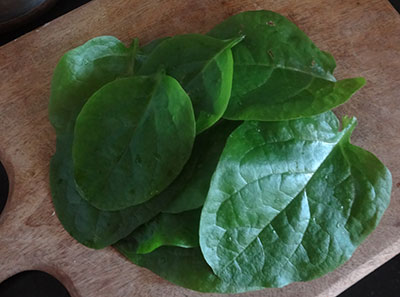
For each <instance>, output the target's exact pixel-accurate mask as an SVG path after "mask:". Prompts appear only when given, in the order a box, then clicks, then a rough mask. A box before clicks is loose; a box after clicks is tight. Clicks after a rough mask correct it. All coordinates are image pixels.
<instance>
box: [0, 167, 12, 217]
mask: <svg viewBox="0 0 400 297" xmlns="http://www.w3.org/2000/svg"><path fill="white" fill-rule="evenodd" d="M9 187H10V183H9V181H8V176H7V172H6V170H5V169H4V167H3V164H1V162H0V214H1V212H2V211H3V209H4V207H5V206H6V202H7V198H8V193H9Z"/></svg>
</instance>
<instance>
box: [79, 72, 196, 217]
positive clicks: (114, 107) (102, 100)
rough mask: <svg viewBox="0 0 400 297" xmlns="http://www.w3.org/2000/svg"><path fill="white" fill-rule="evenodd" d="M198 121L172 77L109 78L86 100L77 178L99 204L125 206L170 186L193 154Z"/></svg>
mask: <svg viewBox="0 0 400 297" xmlns="http://www.w3.org/2000/svg"><path fill="white" fill-rule="evenodd" d="M194 137H195V122H194V115H193V109H192V105H191V102H190V99H189V97H188V96H187V94H186V93H185V91H184V90H183V89H182V88H181V87H180V85H179V83H178V82H177V81H176V80H175V79H173V78H172V77H169V76H166V75H164V74H158V75H156V76H155V77H144V76H135V77H130V78H124V79H119V80H116V81H113V82H111V83H108V84H107V85H105V86H104V87H103V88H101V89H100V90H99V91H97V92H96V93H95V94H94V95H93V96H92V97H91V98H90V100H89V101H88V102H87V103H86V104H85V105H84V107H83V108H82V111H81V112H80V114H79V116H78V118H77V120H76V125H75V138H74V143H73V148H72V157H73V161H74V173H75V180H76V183H77V185H78V187H79V189H80V191H81V193H83V195H82V196H83V197H84V198H85V199H87V200H88V201H89V202H90V203H91V204H92V205H93V206H95V207H97V208H99V209H102V210H119V209H123V208H126V207H129V206H133V205H137V204H139V203H143V202H145V201H146V200H149V199H150V198H152V197H153V196H154V195H156V194H158V193H160V192H161V191H162V190H164V189H165V188H166V187H167V186H168V185H169V184H170V183H171V182H172V181H173V180H174V179H175V178H176V177H177V175H178V174H179V173H180V171H181V170H182V168H183V166H184V164H185V163H186V161H187V160H188V159H189V156H190V153H191V150H192V146H193V142H194Z"/></svg>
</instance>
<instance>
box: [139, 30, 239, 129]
mask: <svg viewBox="0 0 400 297" xmlns="http://www.w3.org/2000/svg"><path fill="white" fill-rule="evenodd" d="M240 40H241V38H240V37H239V38H236V39H233V40H218V39H215V38H212V37H209V36H204V35H200V34H187V35H177V36H174V37H171V38H167V39H165V40H164V41H162V42H161V43H160V44H158V45H157V46H156V47H155V48H154V49H153V50H152V51H151V54H150V55H149V56H148V57H147V59H145V61H144V62H143V65H142V66H141V68H140V69H139V74H145V75H146V74H147V75H149V74H152V73H155V72H157V71H158V70H159V69H160V68H164V69H165V70H166V72H167V74H168V75H171V76H172V77H174V78H176V79H177V80H178V81H179V83H180V84H181V85H182V87H183V88H184V89H185V91H186V92H187V93H188V95H189V96H190V99H191V100H192V103H193V108H194V112H195V118H196V131H197V133H200V132H202V131H204V130H206V129H207V128H209V127H210V126H212V125H213V124H214V123H215V122H216V121H217V120H218V119H220V118H221V116H222V114H223V113H224V112H225V109H226V107H227V104H228V100H229V97H230V94H231V86H232V70H233V61H232V53H231V50H230V48H231V47H232V46H234V45H235V44H236V43H238V42H240ZM151 48H153V47H151Z"/></svg>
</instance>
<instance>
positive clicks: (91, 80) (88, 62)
mask: <svg viewBox="0 0 400 297" xmlns="http://www.w3.org/2000/svg"><path fill="white" fill-rule="evenodd" d="M137 47H138V41H137V40H134V42H133V43H132V45H131V47H130V48H126V47H125V45H124V44H123V43H122V42H120V41H119V40H118V39H117V38H115V37H112V36H101V37H96V38H93V39H91V40H89V41H88V42H86V43H85V44H83V45H81V46H79V47H77V48H75V49H73V50H70V51H69V52H67V53H66V54H65V55H64V56H63V57H62V58H61V60H60V61H59V63H58V64H57V67H56V69H55V71H54V75H53V79H52V83H51V96H50V103H49V118H50V122H51V123H52V125H53V126H54V128H55V129H56V132H57V134H61V133H72V132H73V129H74V124H75V119H76V117H77V116H78V113H79V112H80V110H81V109H82V106H83V105H84V104H85V102H86V101H87V100H88V99H89V97H90V96H92V94H93V93H94V92H95V91H97V90H98V89H99V88H101V87H102V86H103V85H105V84H106V83H108V82H110V81H113V80H114V79H116V78H117V77H124V76H129V75H132V74H133V67H134V60H135V59H134V58H135V55H136V51H137Z"/></svg>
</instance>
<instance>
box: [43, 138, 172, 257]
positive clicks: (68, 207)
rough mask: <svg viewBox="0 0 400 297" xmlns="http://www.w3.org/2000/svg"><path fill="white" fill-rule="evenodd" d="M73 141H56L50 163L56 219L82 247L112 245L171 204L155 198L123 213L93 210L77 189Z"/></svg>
mask: <svg viewBox="0 0 400 297" xmlns="http://www.w3.org/2000/svg"><path fill="white" fill-rule="evenodd" d="M72 140H73V135H72V134H70V135H63V136H59V137H58V138H57V151H56V153H55V155H54V156H53V157H52V159H51V163H50V187H51V194H52V198H53V204H54V207H55V210H56V213H57V217H58V218H59V220H60V222H61V224H62V225H63V226H64V228H65V230H67V232H68V233H69V234H70V235H71V236H72V237H74V238H75V239H76V240H77V241H79V242H80V243H82V244H84V245H86V246H88V247H90V248H95V249H101V248H104V247H106V246H108V245H111V244H113V243H115V242H117V241H118V240H120V239H121V238H124V237H126V236H127V235H128V234H130V233H131V232H132V231H133V230H134V229H136V227H138V226H140V225H142V224H143V223H145V222H147V221H149V220H150V219H151V218H153V217H154V216H156V215H157V214H158V213H159V212H160V210H161V209H163V208H164V207H165V206H166V205H167V204H168V203H169V200H168V199H169V197H160V198H157V197H155V198H154V199H151V200H150V201H147V202H145V203H143V204H139V205H137V206H133V207H129V208H126V209H123V210H121V211H102V210H99V209H97V208H95V207H93V206H92V205H90V204H89V203H88V202H87V201H86V200H85V199H83V198H82V197H81V196H80V195H79V193H78V191H77V190H76V187H75V180H74V175H73V166H72V152H71V148H72Z"/></svg>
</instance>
